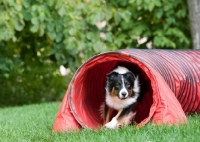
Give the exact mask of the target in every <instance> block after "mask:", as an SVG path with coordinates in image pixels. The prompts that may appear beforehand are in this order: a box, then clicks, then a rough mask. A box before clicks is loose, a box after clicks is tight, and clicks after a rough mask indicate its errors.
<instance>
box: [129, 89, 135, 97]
mask: <svg viewBox="0 0 200 142" xmlns="http://www.w3.org/2000/svg"><path fill="white" fill-rule="evenodd" d="M128 96H129V97H133V96H134V93H133V88H132V87H131V89H130V90H128Z"/></svg>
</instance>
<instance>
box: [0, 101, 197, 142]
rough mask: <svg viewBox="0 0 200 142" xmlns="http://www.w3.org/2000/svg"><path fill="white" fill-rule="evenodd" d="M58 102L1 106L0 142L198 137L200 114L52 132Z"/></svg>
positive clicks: (184, 141) (151, 141)
mask: <svg viewBox="0 0 200 142" xmlns="http://www.w3.org/2000/svg"><path fill="white" fill-rule="evenodd" d="M59 106H60V103H46V104H39V105H28V106H22V107H10V108H1V109H0V142H70V141H71V142H129V141H130V142H161V141H162V142H173V141H174V142H197V141H200V118H199V116H198V115H193V116H188V124H187V125H181V126H152V125H151V124H147V125H145V126H144V127H142V128H139V129H136V128H135V127H134V126H128V127H126V128H123V129H116V130H105V129H101V130H99V131H93V130H89V129H82V130H81V131H80V132H77V133H72V132H70V133H55V134H52V132H51V130H52V125H53V122H54V119H55V116H56V114H57V111H58V109H59Z"/></svg>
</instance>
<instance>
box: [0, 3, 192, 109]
mask: <svg viewBox="0 0 200 142" xmlns="http://www.w3.org/2000/svg"><path fill="white" fill-rule="evenodd" d="M0 4H1V5H0V51H1V52H0V61H1V65H0V83H1V86H2V88H3V89H1V91H0V94H1V96H2V97H1V98H0V103H1V106H4V105H21V104H24V103H33V102H42V101H52V100H57V99H60V98H62V97H61V96H62V95H64V93H63V92H65V90H66V87H67V85H68V82H69V80H70V77H68V78H67V81H66V78H63V77H61V75H60V74H59V72H58V67H59V66H60V65H64V66H65V67H67V68H70V69H71V71H72V72H71V73H72V74H73V72H74V71H75V70H76V69H77V68H78V67H79V66H80V65H81V64H82V63H83V62H85V61H86V60H87V59H88V58H89V57H91V56H94V55H96V54H98V53H101V52H105V51H108V50H117V49H121V48H131V47H134V48H147V46H148V45H151V47H152V48H171V49H178V48H190V46H191V41H190V31H189V24H188V17H187V15H188V12H187V5H186V2H185V1H181V0H177V1H176V2H174V1H172V0H171V2H169V1H167V0H152V1H148V0H124V1H121V0H115V1H109V0H108V1H103V0H101V1H99V0H90V1H89V0H84V1H69V0H31V1H28V0H2V1H0ZM183 21H184V22H183ZM141 39H143V40H142V42H141ZM72 74H71V75H72ZM60 94H62V95H60Z"/></svg>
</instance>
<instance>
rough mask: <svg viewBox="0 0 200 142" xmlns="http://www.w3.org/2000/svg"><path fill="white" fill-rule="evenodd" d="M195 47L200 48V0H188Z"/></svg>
mask: <svg viewBox="0 0 200 142" xmlns="http://www.w3.org/2000/svg"><path fill="white" fill-rule="evenodd" d="M187 3H188V8H189V19H190V29H191V34H192V43H193V49H200V0H187Z"/></svg>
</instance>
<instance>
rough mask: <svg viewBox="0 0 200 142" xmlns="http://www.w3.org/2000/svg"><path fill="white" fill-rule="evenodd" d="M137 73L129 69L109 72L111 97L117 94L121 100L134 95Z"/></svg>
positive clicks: (108, 86)
mask: <svg viewBox="0 0 200 142" xmlns="http://www.w3.org/2000/svg"><path fill="white" fill-rule="evenodd" d="M135 79H136V78H135V75H134V74H133V73H132V72H130V71H129V70H125V71H123V72H119V71H118V70H114V71H112V72H111V73H109V74H107V89H108V90H107V91H109V94H110V95H111V97H115V96H117V97H118V98H119V99H120V100H124V99H126V98H129V97H132V96H133V95H134V83H135V82H134V80H135Z"/></svg>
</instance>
